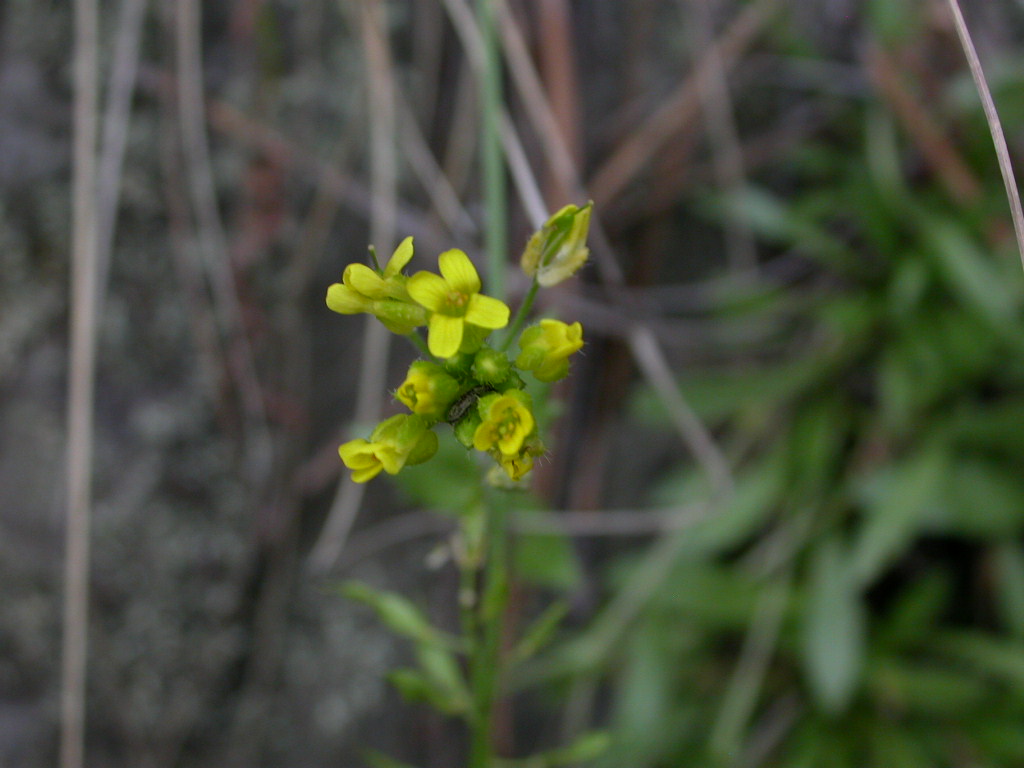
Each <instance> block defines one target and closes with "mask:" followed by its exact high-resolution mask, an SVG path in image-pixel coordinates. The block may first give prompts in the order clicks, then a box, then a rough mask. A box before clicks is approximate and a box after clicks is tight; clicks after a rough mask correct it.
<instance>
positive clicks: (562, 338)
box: [516, 320, 583, 382]
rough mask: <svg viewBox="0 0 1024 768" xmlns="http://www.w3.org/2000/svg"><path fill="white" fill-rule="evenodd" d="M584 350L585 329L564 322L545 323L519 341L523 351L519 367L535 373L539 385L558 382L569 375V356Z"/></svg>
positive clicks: (575, 324) (519, 358)
mask: <svg viewBox="0 0 1024 768" xmlns="http://www.w3.org/2000/svg"><path fill="white" fill-rule="evenodd" d="M582 346H583V326H582V325H580V324H579V323H573V324H572V325H566V324H565V323H563V322H561V321H560V320H541V321H540V323H539V324H538V325H534V326H531V327H529V328H527V329H526V330H525V331H523V335H522V336H520V337H519V347H520V349H521V350H522V351H521V352H520V353H519V356H518V357H517V358H516V365H517V366H518V367H519V368H521V369H522V370H524V371H532V372H533V375H534V376H536V377H537V380H538V381H545V382H549V381H558V380H559V379H561V378H564V377H565V375H566V374H567V373H569V356H570V355H572V354H573V353H574V352H576V351H577V350H579V349H580V348H581V347H582Z"/></svg>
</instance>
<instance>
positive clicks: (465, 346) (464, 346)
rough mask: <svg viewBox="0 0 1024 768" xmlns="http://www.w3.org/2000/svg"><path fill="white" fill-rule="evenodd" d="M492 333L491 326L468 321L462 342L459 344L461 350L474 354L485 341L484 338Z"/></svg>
mask: <svg viewBox="0 0 1024 768" xmlns="http://www.w3.org/2000/svg"><path fill="white" fill-rule="evenodd" d="M490 335H491V329H490V328H481V327H480V326H478V325H473V324H472V323H466V324H465V325H464V326H463V331H462V343H461V344H460V345H459V352H463V353H466V354H473V353H474V352H476V351H477V350H478V349H480V346H481V345H482V344H483V343H484V339H486V338H487V337H488V336H490Z"/></svg>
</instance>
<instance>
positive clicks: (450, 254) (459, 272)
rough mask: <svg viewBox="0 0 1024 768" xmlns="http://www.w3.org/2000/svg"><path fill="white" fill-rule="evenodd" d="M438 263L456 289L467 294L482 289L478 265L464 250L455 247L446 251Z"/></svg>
mask: <svg viewBox="0 0 1024 768" xmlns="http://www.w3.org/2000/svg"><path fill="white" fill-rule="evenodd" d="M437 263H438V266H440V267H441V274H442V275H444V279H445V280H447V281H448V285H450V286H451V287H452V288H453V289H454V290H456V291H458V292H459V293H464V294H466V295H467V296H469V295H472V294H474V293H476V292H478V291H479V290H480V275H478V274H477V273H476V267H474V266H473V262H471V261H470V260H469V256H467V255H466V254H465V253H463V252H462V251H460V250H458V249H455V248H453V249H452V250H450V251H445V252H444V253H442V254H441V255H440V256H439V257H438V259H437Z"/></svg>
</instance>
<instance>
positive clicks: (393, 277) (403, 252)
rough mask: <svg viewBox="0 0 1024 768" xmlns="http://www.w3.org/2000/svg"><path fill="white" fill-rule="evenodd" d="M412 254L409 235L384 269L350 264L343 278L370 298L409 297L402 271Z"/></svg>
mask: <svg viewBox="0 0 1024 768" xmlns="http://www.w3.org/2000/svg"><path fill="white" fill-rule="evenodd" d="M412 254H413V247H412V237H407V238H405V240H403V241H402V242H401V243H399V244H398V247H397V248H395V252H394V253H393V254H391V258H390V259H388V263H387V264H386V265H385V266H384V269H383V270H382V271H380V272H377V271H376V270H373V269H370V268H369V267H368V266H366V265H365V264H349V265H348V266H347V267H346V268H345V274H344V275H343V276H342V278H341V280H342V282H343V283H344V284H345V285H347V286H349V288H351V289H352V290H354V291H356V292H357V293H360V294H362V295H363V296H366V297H367V298H370V299H387V298H391V299H400V300H401V299H407V298H408V294H406V292H405V280H404V279H403V278H402V275H401V272H402V270H403V269H404V268H405V265H406V264H408V263H409V260H410V259H412Z"/></svg>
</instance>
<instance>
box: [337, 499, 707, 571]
mask: <svg viewBox="0 0 1024 768" xmlns="http://www.w3.org/2000/svg"><path fill="white" fill-rule="evenodd" d="M704 517H705V508H704V507H703V506H697V505H692V506H688V507H684V508H682V509H680V508H675V507H673V508H668V509H606V510H602V511H601V513H600V514H594V513H593V512H592V511H583V510H553V511H551V512H549V513H548V514H546V515H544V516H543V517H534V516H530V515H528V514H524V513H523V512H522V511H513V513H512V517H511V519H510V521H509V528H510V530H512V531H514V532H515V533H518V534H530V535H535V536H574V537H575V536H579V537H585V538H625V537H633V536H636V537H643V536H656V535H658V534H662V533H667V532H669V531H677V530H680V529H683V528H688V527H691V526H693V525H696V524H697V523H699V522H700V521H701V520H703V519H704ZM456 530H457V526H456V524H455V521H454V520H452V519H451V518H450V517H445V516H443V515H441V514H439V513H437V512H433V511H429V510H416V511H414V512H407V513H405V514H403V515H399V516H397V517H394V518H391V519H390V520H386V521H384V522H382V523H377V524H376V525H374V526H372V527H371V528H368V529H367V530H365V531H361V532H359V533H358V534H353V536H352V537H351V539H350V540H349V542H348V546H347V547H346V548H345V553H344V555H343V556H342V557H341V559H340V560H339V562H338V564H337V567H338V568H340V569H342V570H344V569H346V568H351V567H353V566H355V565H357V564H358V563H361V562H363V561H365V560H368V559H370V558H372V557H376V556H377V555H379V554H380V553H381V552H382V551H383V550H385V549H388V548H390V547H394V546H399V545H402V544H406V543H408V542H410V541H413V540H415V539H418V538H422V537H424V536H436V535H438V534H446V533H453V532H455V531H456Z"/></svg>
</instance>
